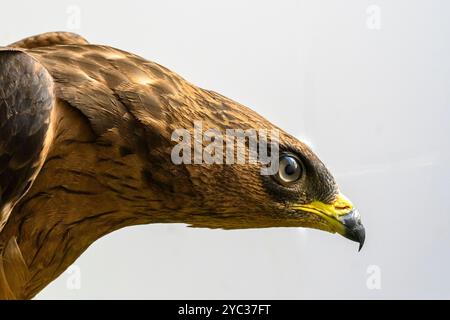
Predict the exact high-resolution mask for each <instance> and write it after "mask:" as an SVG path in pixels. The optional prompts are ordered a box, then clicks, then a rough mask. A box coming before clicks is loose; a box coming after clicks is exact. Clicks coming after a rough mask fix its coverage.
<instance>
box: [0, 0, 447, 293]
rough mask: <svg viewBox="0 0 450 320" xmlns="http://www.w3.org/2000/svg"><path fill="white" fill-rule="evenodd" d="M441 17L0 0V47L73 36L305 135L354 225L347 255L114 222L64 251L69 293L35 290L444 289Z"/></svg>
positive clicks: (320, 247)
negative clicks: (44, 36)
mask: <svg viewBox="0 0 450 320" xmlns="http://www.w3.org/2000/svg"><path fill="white" fill-rule="evenodd" d="M449 12H450V2H449V1H444V0H442V1H437V0H433V1H430V0H423V1H411V0H409V1H407V0H404V1H399V0H385V1H365V0H351V1H350V0H347V1H334V0H328V1H325V0H322V1H317V0H310V1H299V0H292V1H286V0H284V1H273V0H272V1H261V0H255V1H242V0H231V1H230V0H227V1H208V0H203V1H183V0H178V1H162V0H161V1H132V0H128V1H120V2H119V1H111V0H109V1H95V2H94V1H75V0H74V1H51V0H46V1H43V0H41V1H28V2H25V1H20V0H14V1H8V2H5V3H2V10H1V13H0V15H1V19H0V30H1V31H0V43H1V44H3V45H5V44H7V43H10V42H14V41H17V40H19V39H21V38H23V37H26V36H30V35H34V34H37V33H41V32H47V31H57V30H67V31H73V32H77V33H80V34H81V35H83V36H84V37H86V38H87V39H88V40H90V41H91V42H93V43H101V44H107V45H111V46H114V47H117V48H120V49H124V50H127V51H131V52H133V53H136V54H139V55H141V56H143V57H145V58H147V59H149V60H153V61H156V62H158V63H160V64H162V65H164V66H166V67H168V68H170V69H172V70H173V71H175V72H177V73H179V74H180V75H182V76H183V77H184V78H186V79H188V80H189V81H191V82H193V83H194V84H197V85H199V86H201V87H204V88H208V89H212V90H215V91H217V92H220V93H222V94H224V95H226V96H228V97H230V98H232V99H234V100H237V101H239V102H241V103H243V104H245V105H247V106H249V107H251V108H253V109H254V110H256V111H257V112H259V113H261V114H262V115H263V116H265V117H267V118H268V119H269V120H270V121H272V122H274V123H275V124H277V125H279V126H280V127H282V128H283V129H285V130H286V131H287V132H289V133H291V134H293V135H295V136H296V137H298V138H299V139H301V140H307V141H309V142H310V144H311V145H312V146H313V149H314V150H315V151H316V152H317V153H318V154H319V155H320V157H321V159H322V160H323V161H324V162H325V163H326V164H327V165H328V166H329V167H330V169H331V171H332V172H333V173H334V175H335V177H336V178H337V180H338V182H339V184H340V186H341V190H342V191H343V193H345V194H346V195H347V196H348V197H350V198H351V199H352V200H353V202H354V203H355V204H356V205H357V207H358V208H359V210H360V212H361V215H362V219H363V222H364V224H365V226H366V230H367V239H366V244H365V247H364V248H363V250H362V251H361V252H360V253H358V252H357V244H356V243H353V242H350V241H348V240H346V239H344V238H342V237H340V236H337V235H332V234H327V233H324V232H321V231H314V230H304V229H287V228H283V229H265V230H247V231H218V230H207V229H192V228H187V227H185V226H183V225H148V226H139V227H129V228H126V229H123V230H120V231H118V232H115V233H113V234H110V235H108V236H106V237H104V238H102V239H101V240H99V241H97V242H96V243H94V244H93V245H92V246H91V247H90V248H89V249H88V250H87V251H86V252H85V254H83V255H82V256H81V257H80V258H79V259H78V260H77V261H76V263H75V265H76V267H75V269H73V270H74V271H73V272H74V273H76V274H78V273H79V275H80V276H81V278H80V280H81V281H80V285H81V286H80V287H79V288H77V287H76V286H75V288H74V287H73V282H72V281H71V279H73V278H71V276H73V274H74V273H72V275H71V274H69V273H68V272H66V273H64V274H62V275H61V276H60V277H59V278H58V279H57V280H56V281H54V282H53V283H52V284H50V285H49V286H48V287H47V288H46V289H45V290H43V291H42V292H41V293H40V294H39V295H38V296H37V298H38V299H48V298H58V299H81V298H88V299H90V298H125V299H128V298H136V299H148V298H151V299H155V298H156V299H173V298H177V299H188V298H191V299H207V298H209V299H216V298H224V299H225V298H234V299H240V298H264V299H303V298H325V299H327V298H342V299H347V298H356V299H363V298H364V299H366V298H368V299H381V298H387V299H391V298H447V299H449V298H450V275H449V272H448V270H450V248H449V247H450V232H449V227H450V209H449V208H450V205H449V198H450V169H449V163H450V162H449V159H450V151H449V149H450V148H449V145H450V143H449V136H450V126H449V122H450V89H449V88H450V19H449ZM377 18H379V19H377ZM374 277H375V278H374ZM378 280H379V281H378ZM71 284H72V285H71ZM368 284H369V285H368ZM377 284H380V286H378V285H377Z"/></svg>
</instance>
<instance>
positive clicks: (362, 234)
mask: <svg viewBox="0 0 450 320" xmlns="http://www.w3.org/2000/svg"><path fill="white" fill-rule="evenodd" d="M358 234H359V236H358V238H359V240H358V242H359V249H358V252H360V251H361V249H362V247H363V246H364V241H365V240H366V230H365V229H364V227H363V226H362V225H361V230H360V231H359V232H358Z"/></svg>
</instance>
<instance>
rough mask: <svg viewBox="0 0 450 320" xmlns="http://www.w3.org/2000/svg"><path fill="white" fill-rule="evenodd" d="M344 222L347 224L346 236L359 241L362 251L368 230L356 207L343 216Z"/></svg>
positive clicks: (359, 249)
mask: <svg viewBox="0 0 450 320" xmlns="http://www.w3.org/2000/svg"><path fill="white" fill-rule="evenodd" d="M342 222H343V224H344V225H345V226H346V232H345V235H344V236H345V237H346V238H347V239H350V240H353V241H355V242H358V243H359V248H358V252H360V251H361V249H362V247H363V246H364V241H365V240H366V230H365V229H364V226H363V225H362V223H361V219H360V217H359V213H358V211H357V210H356V209H355V210H353V211H352V212H350V213H349V214H348V215H346V216H345V217H343V219H342Z"/></svg>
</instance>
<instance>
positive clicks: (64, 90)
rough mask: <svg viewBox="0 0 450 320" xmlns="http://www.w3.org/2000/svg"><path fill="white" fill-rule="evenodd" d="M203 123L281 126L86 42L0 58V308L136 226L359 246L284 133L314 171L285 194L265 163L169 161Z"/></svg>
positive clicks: (47, 42) (352, 223)
mask: <svg viewBox="0 0 450 320" xmlns="http://www.w3.org/2000/svg"><path fill="white" fill-rule="evenodd" d="M194 120H201V121H202V122H203V127H204V128H203V129H204V130H206V129H208V128H217V129H219V130H225V129H227V128H242V129H249V128H256V129H267V130H271V129H279V128H277V127H275V126H274V125H273V124H271V123H270V122H268V121H267V120H266V119H264V118H263V117H261V116H260V115H258V114H257V113H255V112H254V111H252V110H250V109H248V108H246V107H245V106H243V105H241V104H239V103H237V102H234V101H232V100H230V99H228V98H226V97H224V96H222V95H220V94H217V93H215V92H212V91H208V90H204V89H201V88H198V87H196V86H194V85H192V84H190V83H189V82H187V81H186V80H184V79H183V78H181V77H180V76H178V75H177V74H175V73H173V72H171V71H170V70H168V69H166V68H164V67H162V66H160V65H158V64H156V63H154V62H150V61H147V60H145V59H143V58H141V57H138V56H136V55H133V54H130V53H127V52H124V51H121V50H118V49H114V48H111V47H108V46H101V45H92V44H88V43H87V41H86V40H84V39H83V38H81V37H80V36H78V35H74V34H71V33H47V34H43V35H38V36H35V37H31V38H27V39H25V40H22V41H19V42H16V43H14V44H12V45H10V46H8V47H4V48H2V49H0V196H1V198H0V210H1V211H0V219H1V220H0V221H1V224H0V250H1V251H0V252H1V255H0V298H32V297H33V296H34V295H35V294H36V293H38V292H39V291H40V290H42V289H43V288H44V287H45V286H46V285H47V284H48V283H49V282H51V281H52V280H53V279H55V278H56V277H57V276H58V275H59V274H61V273H62V272H63V271H64V270H65V269H66V268H67V267H68V266H69V265H70V264H72V263H73V262H74V260H75V259H76V258H77V257H78V256H79V255H80V254H81V253H82V252H83V251H84V250H85V249H86V248H87V247H88V246H89V245H90V244H91V243H93V242H94V241H95V240H96V239H98V238H100V237H102V236H103V235H105V234H107V233H109V232H112V231H114V230H117V229H119V228H122V227H124V226H129V225H136V224H147V223H186V224H189V225H191V226H194V227H207V228H224V229H239V228H262V227H311V228H317V229H322V230H325V231H329V232H339V233H341V234H343V235H344V236H347V237H349V238H351V239H352V240H357V241H359V242H360V243H361V244H362V242H363V241H364V234H363V228H362V225H361V224H360V221H359V218H358V216H357V214H356V211H355V210H353V208H352V205H351V204H350V203H349V202H348V201H346V200H345V199H344V200H343V198H342V197H341V196H340V194H339V191H338V188H337V185H336V183H335V181H334V179H333V177H332V175H331V174H330V173H329V171H328V170H327V169H326V167H325V166H324V165H323V164H322V162H321V161H320V160H319V159H318V158H317V156H315V155H314V153H313V152H312V151H311V150H310V149H309V148H308V147H307V146H306V145H305V144H303V143H302V142H300V141H298V140H297V139H295V138H294V137H292V136H290V135H289V134H286V133H284V132H283V131H282V130H281V129H280V151H281V153H282V154H285V153H289V154H293V155H295V157H296V159H297V158H298V159H299V160H298V161H299V163H301V164H302V167H303V169H304V171H303V173H302V176H301V178H299V179H298V181H295V183H291V184H289V185H286V184H280V183H279V181H277V179H274V177H271V176H262V175H261V174H260V170H259V169H260V166H259V165H257V164H251V165H250V164H245V165H244V164H240V165H205V164H201V165H187V164H186V165H175V164H173V163H172V161H171V157H170V155H171V150H172V148H173V147H174V145H175V142H174V141H172V140H171V135H172V132H173V131H174V130H175V129H178V128H187V129H190V128H192V127H193V122H194ZM203 143H204V142H203ZM204 144H205V143H204ZM330 208H331V209H330Z"/></svg>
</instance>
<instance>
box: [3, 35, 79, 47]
mask: <svg viewBox="0 0 450 320" xmlns="http://www.w3.org/2000/svg"><path fill="white" fill-rule="evenodd" d="M61 44H88V42H87V40H86V39H84V38H83V37H82V36H79V35H77V34H76V33H72V32H47V33H42V34H38V35H35V36H32V37H28V38H25V39H22V40H20V41H17V42H14V43H12V44H10V45H8V47H13V48H24V49H32V48H39V47H48V46H55V45H61Z"/></svg>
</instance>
